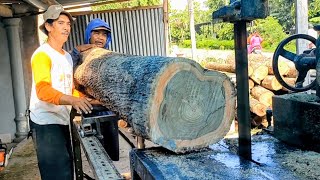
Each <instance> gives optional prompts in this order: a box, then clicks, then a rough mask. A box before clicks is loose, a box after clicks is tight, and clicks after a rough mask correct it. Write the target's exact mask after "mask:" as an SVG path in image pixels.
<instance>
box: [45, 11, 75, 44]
mask: <svg viewBox="0 0 320 180" xmlns="http://www.w3.org/2000/svg"><path fill="white" fill-rule="evenodd" d="M46 28H47V30H48V32H49V34H48V35H49V37H51V38H53V39H55V40H56V41H58V42H61V43H65V42H66V41H67V40H68V36H69V34H70V30H71V23H70V20H69V18H68V16H66V15H64V14H61V15H60V16H59V18H58V19H56V20H55V21H53V23H52V25H50V24H48V23H46Z"/></svg>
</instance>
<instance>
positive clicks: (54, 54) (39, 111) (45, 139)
mask: <svg viewBox="0 0 320 180" xmlns="http://www.w3.org/2000/svg"><path fill="white" fill-rule="evenodd" d="M43 17H44V21H45V22H44V23H43V24H42V25H41V26H40V29H41V30H42V31H43V32H44V33H46V34H47V35H48V40H47V42H46V43H44V44H42V45H41V46H40V47H39V48H38V49H37V50H36V51H35V52H34V53H33V55H32V58H31V65H32V92H31V100H30V108H29V109H30V128H31V131H32V137H33V140H34V144H35V147H36V151H37V157H38V165H39V169H40V174H41V179H42V180H50V179H59V180H62V179H66V180H72V179H73V162H72V151H71V141H70V132H69V120H70V110H71V107H73V108H74V109H75V110H76V111H77V112H78V113H80V114H81V113H86V114H87V113H91V110H92V105H91V103H92V101H90V99H87V98H85V97H80V98H79V97H75V96H73V95H72V94H73V93H74V91H75V89H74V88H73V87H74V86H73V63H72V58H71V56H70V54H69V53H68V52H66V51H65V50H63V48H62V47H63V44H64V43H65V42H66V41H67V39H68V36H69V34H70V30H71V24H72V23H73V18H72V16H71V15H70V14H69V13H68V12H66V11H64V9H63V7H62V6H61V5H52V6H50V7H49V8H48V9H47V11H46V12H45V13H44V14H43ZM89 101H90V102H89Z"/></svg>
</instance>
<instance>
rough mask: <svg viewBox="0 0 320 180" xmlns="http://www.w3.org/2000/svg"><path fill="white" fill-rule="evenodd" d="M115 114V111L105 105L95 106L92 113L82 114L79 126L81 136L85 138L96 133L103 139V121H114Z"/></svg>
mask: <svg viewBox="0 0 320 180" xmlns="http://www.w3.org/2000/svg"><path fill="white" fill-rule="evenodd" d="M115 116H116V114H114V112H112V111H109V110H108V109H107V108H105V107H103V106H93V110H92V113H90V114H82V115H81V123H80V125H79V126H78V131H79V133H80V136H81V137H82V138H84V137H86V136H93V135H95V136H96V137H97V138H98V139H103V135H102V132H101V123H103V122H106V121H113V120H114V117H115Z"/></svg>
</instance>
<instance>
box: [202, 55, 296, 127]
mask: <svg viewBox="0 0 320 180" xmlns="http://www.w3.org/2000/svg"><path fill="white" fill-rule="evenodd" d="M278 62H279V63H278V69H279V74H280V75H281V76H282V77H283V79H284V81H285V82H286V83H287V84H289V85H291V86H294V84H295V81H296V77H297V70H296V69H295V65H294V63H293V62H291V61H289V60H286V59H284V58H280V59H279V61H278ZM234 64H235V58H234V55H233V56H228V57H227V58H226V61H225V64H223V66H225V67H228V68H218V67H220V66H221V64H219V63H213V62H211V63H207V65H206V66H205V67H206V68H208V69H211V70H217V71H221V72H224V73H226V74H227V75H228V76H229V77H230V79H231V81H232V82H233V83H234V84H235V85H236V82H235V81H236V80H235V79H236V75H235V74H234V72H235V70H234V69H233V68H230V67H235V65H234ZM248 68H249V69H248V71H250V69H251V70H252V73H250V74H249V93H250V111H251V113H252V114H254V115H256V116H257V117H254V116H253V118H252V120H254V119H255V120H254V121H255V124H256V122H260V121H257V119H259V120H260V119H261V118H265V115H266V109H267V108H271V107H272V96H273V95H274V94H277V93H279V94H280V93H281V94H283V93H284V92H285V91H288V90H287V89H286V88H284V87H282V85H281V84H280V83H279V82H278V80H277V79H276V78H275V76H274V72H273V67H272V58H270V57H265V56H263V55H261V54H249V55H248ZM226 69H228V70H226ZM230 69H232V71H230ZM230 72H232V73H230Z"/></svg>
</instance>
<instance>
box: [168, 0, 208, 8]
mask: <svg viewBox="0 0 320 180" xmlns="http://www.w3.org/2000/svg"><path fill="white" fill-rule="evenodd" d="M205 1H206V0H193V2H200V3H203V2H205ZM187 5H188V0H170V6H171V8H172V9H178V10H183V9H184V8H185V7H186V6H187Z"/></svg>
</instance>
